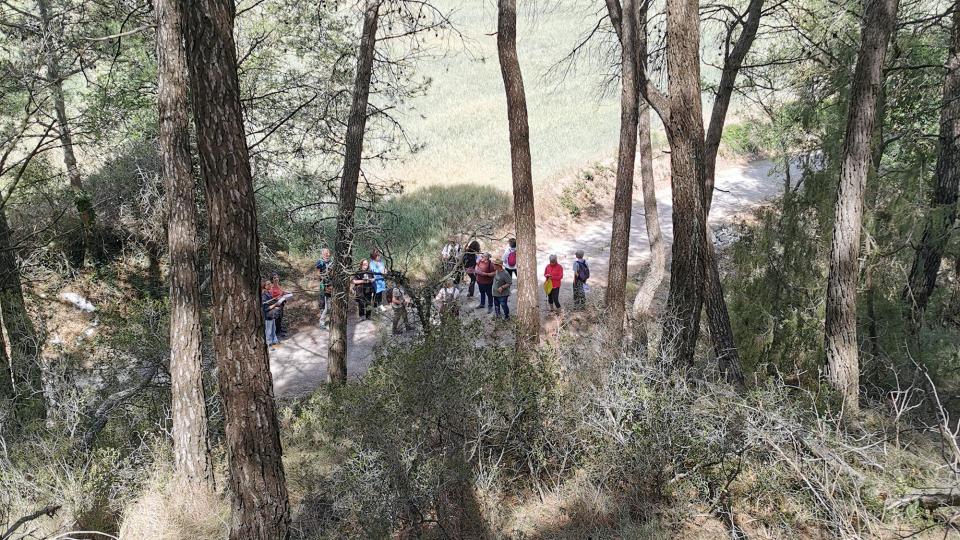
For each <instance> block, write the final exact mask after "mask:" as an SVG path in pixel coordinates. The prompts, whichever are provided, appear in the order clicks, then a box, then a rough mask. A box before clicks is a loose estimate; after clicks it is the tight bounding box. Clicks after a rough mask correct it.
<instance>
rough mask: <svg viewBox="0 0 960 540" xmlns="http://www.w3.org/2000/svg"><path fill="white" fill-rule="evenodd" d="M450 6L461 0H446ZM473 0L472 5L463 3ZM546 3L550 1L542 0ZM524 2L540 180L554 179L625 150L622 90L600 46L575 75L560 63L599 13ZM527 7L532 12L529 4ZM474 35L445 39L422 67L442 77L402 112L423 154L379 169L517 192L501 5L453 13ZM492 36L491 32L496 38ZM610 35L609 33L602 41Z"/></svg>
mask: <svg viewBox="0 0 960 540" xmlns="http://www.w3.org/2000/svg"><path fill="white" fill-rule="evenodd" d="M436 3H437V4H438V5H440V6H441V7H443V8H449V7H451V6H452V5H454V4H456V2H452V1H450V0H440V1H438V2H436ZM460 4H467V3H460ZM537 4H545V3H537ZM530 5H531V3H524V4H521V12H520V17H519V21H518V26H519V27H518V49H519V51H518V52H519V55H520V62H521V67H522V69H523V76H524V82H525V86H526V93H527V105H528V109H529V116H530V143H531V150H532V157H533V178H534V181H535V182H542V181H545V180H550V179H552V178H555V177H557V176H559V175H562V174H563V173H565V172H568V171H571V170H574V169H577V168H579V167H581V166H584V165H587V164H589V163H590V162H592V161H594V160H597V159H602V158H606V157H609V156H612V155H614V154H615V151H616V146H617V128H618V118H619V92H618V89H617V88H611V87H609V86H608V85H605V80H607V79H608V75H607V72H608V71H609V70H608V68H606V67H605V66H603V65H602V64H601V63H600V62H598V58H599V57H600V56H601V55H600V54H599V52H598V51H597V50H591V51H588V52H587V55H588V56H589V58H587V59H582V60H580V61H578V63H577V64H576V65H574V66H573V67H574V68H575V69H574V70H572V71H570V72H568V73H566V76H565V77H561V76H560V75H557V74H553V73H551V72H550V68H551V67H552V66H554V65H555V64H556V63H557V62H558V61H560V60H561V59H563V58H564V57H565V56H566V55H567V54H568V53H569V52H570V51H571V50H572V49H573V47H574V46H575V45H576V44H577V43H578V42H579V41H580V39H581V38H582V36H584V35H586V34H587V33H588V32H590V30H591V29H592V28H593V27H594V26H595V25H596V22H597V20H598V19H599V16H600V15H599V14H597V13H596V12H595V10H594V9H590V8H589V7H587V8H583V7H581V8H574V7H556V6H543V5H541V6H540V9H539V12H537V13H534V12H533V11H532V9H531V7H530ZM525 8H526V11H524V9H525ZM451 19H452V20H453V22H454V24H455V25H456V27H457V28H458V30H459V31H460V32H461V33H462V35H463V37H464V39H463V40H461V39H460V38H459V37H456V36H446V37H444V36H443V35H441V36H440V37H439V38H434V41H432V42H431V43H430V45H431V46H432V52H433V53H434V54H433V55H431V56H430V57H427V58H424V59H423V60H422V61H421V63H420V64H419V65H418V66H417V71H418V73H422V74H423V75H424V76H426V77H429V78H430V79H431V81H432V83H431V85H430V87H429V89H428V90H427V93H426V95H424V96H419V97H416V98H414V99H411V100H409V101H408V103H407V104H406V107H405V110H404V111H403V114H402V115H401V117H400V120H401V122H403V125H404V128H405V129H406V130H407V131H408V134H409V135H411V137H412V138H413V140H414V141H416V142H418V143H422V144H424V147H423V149H422V150H421V151H419V152H417V153H416V154H413V155H411V154H409V153H407V154H406V155H404V156H403V158H402V159H401V160H400V161H396V162H391V163H388V164H386V165H382V166H381V170H379V171H377V172H378V173H379V174H382V175H385V176H387V177H390V178H395V179H398V180H401V181H402V182H403V183H404V184H405V185H406V186H408V187H413V186H425V185H438V184H439V185H445V184H457V183H473V184H482V185H489V186H495V187H499V188H503V189H509V186H510V154H509V144H508V135H507V112H506V98H505V96H504V91H503V83H502V80H501V76H500V66H499V63H498V60H497V51H496V36H495V34H494V32H495V31H496V7H495V4H494V3H493V2H488V1H484V0H475V1H474V2H471V3H469V6H462V7H459V8H458V9H456V10H455V11H453V14H452V16H451ZM488 34H490V35H488ZM600 39H603V40H606V39H608V36H606V35H603V36H600V37H599V38H598V39H597V46H599V45H600V42H599V40H600Z"/></svg>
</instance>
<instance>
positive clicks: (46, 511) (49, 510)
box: [0, 504, 60, 540]
mask: <svg viewBox="0 0 960 540" xmlns="http://www.w3.org/2000/svg"><path fill="white" fill-rule="evenodd" d="M57 510H60V505H59V504H57V505H50V506H47V507H46V508H41V509H40V510H37V511H36V512H34V513H32V514H27V515H26V516H23V517H22V518H20V519H18V520H17V521H15V522H13V525H11V526H10V528H9V529H7V530H6V532H4V533H3V535H2V536H0V540H7V538H13V533H15V532H16V531H17V529H19V528H20V526H21V525H23V524H25V523H29V522H31V521H33V520H35V519H37V518H40V517H42V516H47V517H53V515H54V514H56V513H57Z"/></svg>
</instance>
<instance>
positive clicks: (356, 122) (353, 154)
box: [327, 0, 381, 384]
mask: <svg viewBox="0 0 960 540" xmlns="http://www.w3.org/2000/svg"><path fill="white" fill-rule="evenodd" d="M380 2H381V0H367V3H366V8H365V10H364V15H363V33H362V34H361V36H360V52H359V56H358V58H357V75H356V79H355V80H354V84H353V103H352V105H351V106H350V118H349V119H348V120H347V140H346V148H345V152H344V162H343V176H342V177H341V179H340V199H339V201H340V206H339V207H338V209H337V232H336V234H337V236H336V239H335V241H334V248H333V249H334V252H333V271H332V281H333V295H332V298H331V302H332V304H331V306H330V349H329V352H328V354H327V381H328V382H330V383H334V384H343V383H345V382H346V381H347V298H348V296H349V293H350V286H349V279H350V271H351V266H353V256H352V253H351V252H350V250H351V249H352V248H353V226H354V212H355V211H356V209H357V187H358V185H359V183H360V165H361V162H362V159H363V134H364V131H365V130H366V125H367V102H368V100H369V96H370V77H371V76H372V73H373V56H374V52H375V50H376V45H377V22H378V17H379V12H380Z"/></svg>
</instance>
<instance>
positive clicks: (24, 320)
mask: <svg viewBox="0 0 960 540" xmlns="http://www.w3.org/2000/svg"><path fill="white" fill-rule="evenodd" d="M0 313H2V315H3V326H4V328H6V331H7V339H8V341H9V343H10V356H9V361H10V371H9V374H10V375H11V386H12V391H13V395H14V396H15V403H16V406H17V411H16V412H17V415H18V417H20V419H21V420H26V419H30V418H39V417H42V416H43V399H41V398H37V397H35V396H41V395H42V390H43V380H42V372H41V369H40V361H39V351H40V346H39V339H38V337H37V332H36V329H35V328H34V326H33V322H32V321H31V320H30V314H29V313H27V307H26V304H25V302H24V300H23V287H22V285H21V283H20V267H19V265H18V264H17V257H16V250H15V247H14V245H13V239H12V236H11V233H10V227H9V225H8V223H7V216H6V210H5V209H4V208H0Z"/></svg>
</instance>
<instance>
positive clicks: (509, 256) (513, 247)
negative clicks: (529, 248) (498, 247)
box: [503, 238, 517, 278]
mask: <svg viewBox="0 0 960 540" xmlns="http://www.w3.org/2000/svg"><path fill="white" fill-rule="evenodd" d="M503 269H504V270H506V271H507V272H509V273H510V277H512V278H515V277H517V239H516V238H511V239H510V241H509V242H508V244H507V249H505V250H503Z"/></svg>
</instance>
